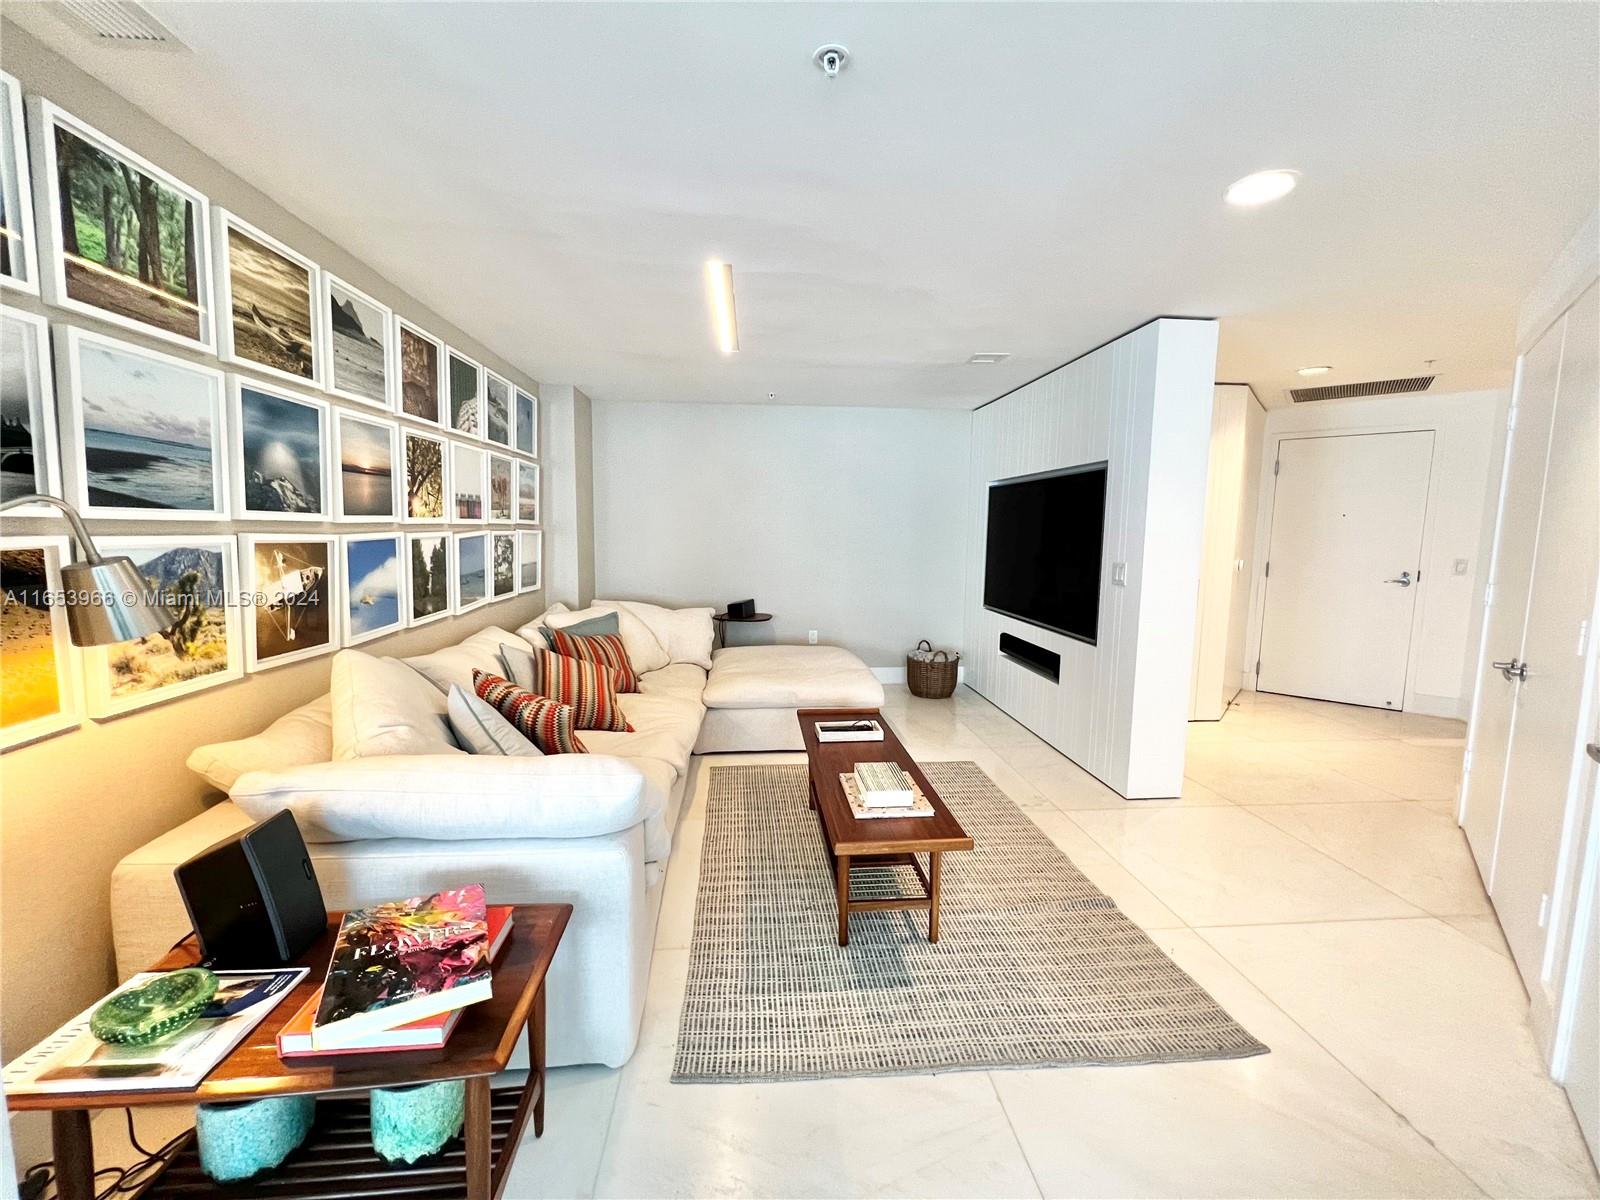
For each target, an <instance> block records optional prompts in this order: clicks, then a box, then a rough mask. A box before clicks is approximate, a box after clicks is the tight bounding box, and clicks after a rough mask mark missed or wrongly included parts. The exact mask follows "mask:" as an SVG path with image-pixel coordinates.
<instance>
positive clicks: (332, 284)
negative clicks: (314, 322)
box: [318, 270, 400, 412]
mask: <svg viewBox="0 0 1600 1200" xmlns="http://www.w3.org/2000/svg"><path fill="white" fill-rule="evenodd" d="M338 293H343V294H344V296H345V297H346V299H348V300H353V301H355V302H356V304H358V305H365V306H366V307H368V308H370V309H371V310H372V311H373V314H374V317H375V319H376V324H377V327H378V329H379V331H380V332H381V334H382V338H383V340H382V342H381V343H380V344H379V347H378V352H379V357H380V358H381V359H382V362H383V377H382V381H381V385H380V391H381V392H382V396H381V398H374V397H373V396H371V395H370V394H368V393H366V392H362V391H358V390H355V389H353V388H351V387H348V386H346V383H348V382H349V380H348V377H347V379H346V380H341V379H340V377H339V351H340V345H341V341H340V335H339V333H338V331H337V329H336V328H335V322H334V319H333V313H334V305H335V303H336V300H337V298H338ZM318 294H319V295H320V297H321V306H322V325H323V330H324V333H325V337H324V343H325V345H326V347H327V355H328V359H327V364H326V369H325V371H324V374H325V376H326V379H325V381H324V386H325V387H326V388H327V390H328V394H329V395H330V396H337V397H339V399H341V400H349V401H350V402H351V403H353V404H361V405H364V406H366V407H368V408H374V409H381V410H383V411H385V412H393V411H394V410H395V407H396V395H397V394H398V392H399V390H400V384H399V378H398V375H399V371H398V369H397V364H398V359H399V351H398V350H397V349H396V334H395V324H394V312H393V310H392V309H390V307H389V306H388V305H387V304H384V303H382V302H381V301H378V300H374V299H373V298H372V297H371V296H369V295H368V294H367V293H366V292H363V291H362V290H361V289H360V288H358V287H356V286H355V285H354V284H350V283H346V282H345V281H344V280H343V279H340V278H339V277H338V276H337V275H335V274H334V273H333V272H332V271H326V270H325V271H323V272H322V287H321V289H320V291H319V293H318ZM357 317H358V318H359V317H360V314H359V312H358V313H357ZM362 328H363V329H365V324H364V323H363V326H362ZM347 376H348V373H347Z"/></svg>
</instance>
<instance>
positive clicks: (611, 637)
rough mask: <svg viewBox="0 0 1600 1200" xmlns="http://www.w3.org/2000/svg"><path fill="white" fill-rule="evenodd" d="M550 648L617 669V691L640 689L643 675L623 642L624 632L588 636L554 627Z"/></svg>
mask: <svg viewBox="0 0 1600 1200" xmlns="http://www.w3.org/2000/svg"><path fill="white" fill-rule="evenodd" d="M550 648H551V649H552V650H554V651H555V652H556V653H557V654H565V655H566V656H567V657H568V658H578V659H582V660H583V661H584V662H592V663H599V664H600V665H601V666H602V667H610V668H611V669H612V670H613V671H615V672H616V673H617V691H619V692H637V691H638V690H639V676H638V674H637V673H636V672H635V671H634V669H633V664H632V663H631V662H629V661H628V651H627V649H626V648H625V647H624V646H623V644H622V635H621V634H616V633H595V634H589V635H587V636H585V635H580V634H572V633H567V632H566V631H565V630H562V629H552V630H551V631H550Z"/></svg>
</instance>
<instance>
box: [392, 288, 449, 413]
mask: <svg viewBox="0 0 1600 1200" xmlns="http://www.w3.org/2000/svg"><path fill="white" fill-rule="evenodd" d="M407 336H410V337H413V338H416V339H417V340H419V341H421V342H425V343H426V344H427V345H430V346H432V347H433V415H432V416H431V417H430V416H428V414H427V405H426V403H425V402H424V401H425V400H426V394H424V395H423V397H421V398H420V399H419V400H417V401H412V400H408V399H407V396H406V362H405V339H406V337H407ZM394 354H395V371H394V374H395V403H394V411H395V413H396V414H397V415H399V416H401V417H404V418H405V419H406V420H408V421H420V422H422V423H423V424H424V425H429V426H433V427H435V428H438V429H448V428H449V427H450V395H449V386H450V385H449V381H448V379H447V378H446V375H445V362H446V354H447V350H446V347H445V344H444V340H443V339H442V338H436V337H434V336H433V334H431V333H429V332H428V331H427V330H426V329H423V328H422V327H421V326H420V325H414V324H412V323H411V322H410V321H408V320H406V319H405V318H404V317H402V316H401V315H400V314H399V313H396V314H395V317H394ZM420 377H421V376H419V378H420ZM419 386H420V384H419ZM408 405H409V407H408ZM413 408H414V409H415V410H416V411H413Z"/></svg>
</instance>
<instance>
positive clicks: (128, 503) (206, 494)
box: [56, 327, 228, 521]
mask: <svg viewBox="0 0 1600 1200" xmlns="http://www.w3.org/2000/svg"><path fill="white" fill-rule="evenodd" d="M63 332H64V333H65V334H66V336H65V337H61V336H59V335H60V334H61V333H63ZM57 334H58V336H57V338H56V355H57V363H56V366H57V371H58V374H59V375H60V376H62V377H64V378H65V380H66V392H65V394H64V395H63V396H62V397H61V400H62V406H61V407H62V412H61V454H62V459H63V461H64V462H65V463H67V464H70V466H71V468H72V469H71V472H70V474H71V476H72V478H73V480H74V483H75V487H74V495H75V498H76V501H77V505H78V509H79V511H80V512H82V513H83V515H84V516H86V517H116V518H121V519H127V520H141V521H219V520H225V519H226V518H227V515H228V467H227V463H228V418H227V408H228V403H227V396H226V391H225V382H224V377H223V374H222V372H221V371H218V370H216V369H215V368H213V367H205V366H201V365H200V364H199V363H195V362H190V361H189V360H188V359H183V358H174V357H173V356H172V355H170V354H162V353H160V352H159V351H156V350H146V349H144V348H143V347H142V346H134V345H130V344H129V343H127V342H122V341H118V340H117V339H115V338H108V337H101V336H100V335H99V334H97V333H90V332H88V331H87V330H84V329H77V328H71V327H69V328H66V329H65V330H61V329H58V330H57Z"/></svg>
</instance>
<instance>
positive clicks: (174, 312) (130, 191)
mask: <svg viewBox="0 0 1600 1200" xmlns="http://www.w3.org/2000/svg"><path fill="white" fill-rule="evenodd" d="M28 111H29V114H30V116H31V117H32V128H31V130H30V133H31V137H30V139H29V144H30V150H31V156H32V157H31V161H32V166H33V175H34V189H35V192H36V195H37V199H38V201H39V209H40V215H39V221H38V223H37V226H36V231H37V234H38V238H39V260H40V264H39V265H40V269H39V279H40V282H41V283H42V284H43V289H44V298H45V299H46V300H47V301H49V302H50V303H51V304H55V305H59V306H60V307H62V308H67V309H71V310H73V311H74V312H80V313H87V314H88V315H90V316H92V317H95V318H96V319H98V320H101V321H109V322H111V323H112V324H116V325H122V326H125V327H127V328H130V329H137V330H139V331H140V332H141V333H145V334H149V335H150V336H151V337H158V338H164V339H166V340H167V341H172V342H180V343H182V344H183V345H186V346H193V347H197V348H199V349H201V350H205V351H208V352H209V351H210V350H212V349H213V347H215V345H216V336H215V330H214V322H213V313H212V307H211V243H210V228H211V226H210V209H209V206H208V204H207V203H206V198H205V197H204V196H202V195H201V194H200V193H199V192H197V191H195V190H194V189H193V188H191V187H190V186H189V185H188V184H186V183H183V182H181V181H180V180H178V179H175V178H173V177H172V176H171V175H169V174H167V173H166V172H165V171H163V170H162V169H161V168H160V167H158V166H156V165H155V164H154V163H152V162H148V161H146V160H145V159H143V158H140V157H139V156H138V155H137V154H135V153H134V152H133V151H131V150H129V149H128V148H127V147H126V146H123V145H122V144H120V143H118V142H115V141H113V140H112V139H111V138H108V137H107V136H106V135H105V134H103V133H101V132H99V131H98V130H96V129H94V128H93V127H91V126H89V125H86V124H84V123H83V122H82V121H80V120H78V119H77V118H76V117H73V116H72V115H70V114H69V113H67V112H65V111H63V110H62V109H60V108H58V107H56V106H55V105H54V104H52V103H50V101H48V100H45V99H43V98H41V97H39V96H32V97H29V99H28Z"/></svg>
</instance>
